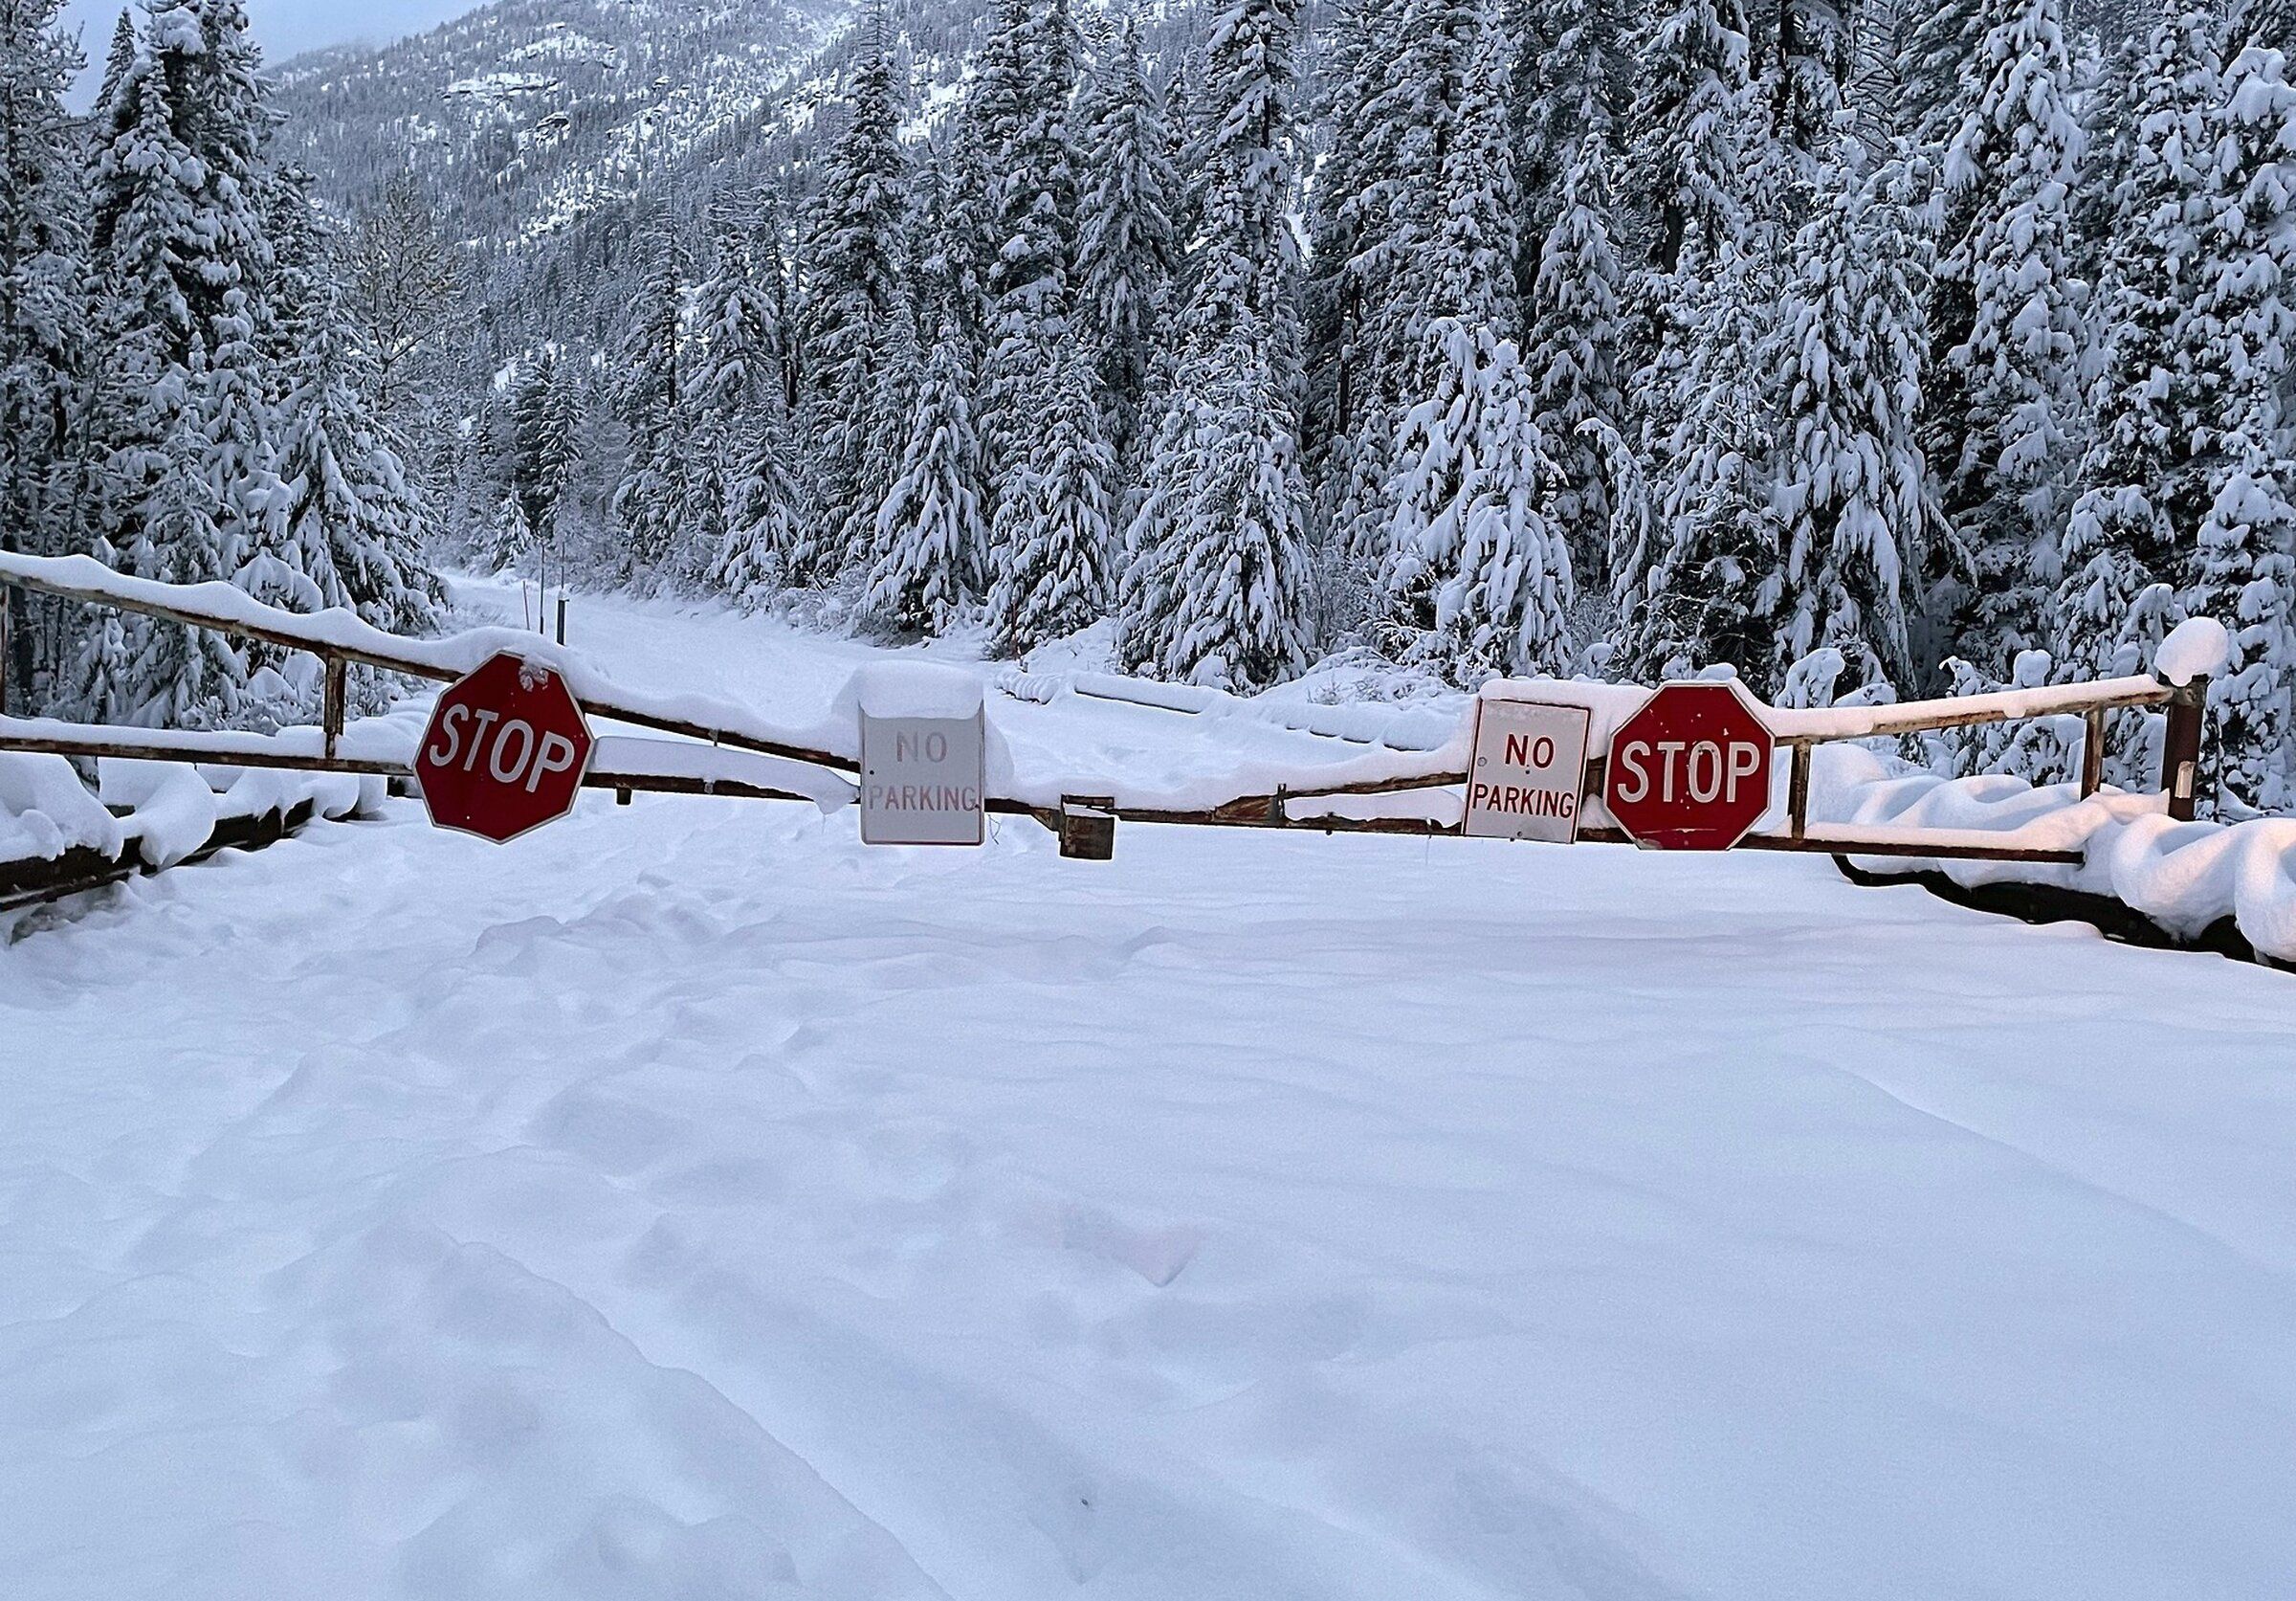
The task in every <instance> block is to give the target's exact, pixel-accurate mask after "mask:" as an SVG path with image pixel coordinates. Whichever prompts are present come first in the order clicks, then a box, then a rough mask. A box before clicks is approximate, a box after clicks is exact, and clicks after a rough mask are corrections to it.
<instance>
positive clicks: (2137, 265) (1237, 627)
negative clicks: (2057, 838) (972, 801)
mask: <svg viewBox="0 0 2296 1601" xmlns="http://www.w3.org/2000/svg"><path fill="white" fill-rule="evenodd" d="M2284 30H2285V16H2284V15H2282V14H2281V12H2279V11H2275V10H2274V9H2273V8H2272V7H2270V6H2268V5H2263V4H2255V5H2246V6H2234V7H2230V8H2226V7H2221V6H2210V5H2193V4H2187V3H2185V0H2171V3H2170V4H2168V5H2166V6H2165V7H2163V8H2162V9H2160V10H2159V11H2156V12H2155V13H2154V15H2153V16H2152V18H2151V19H2150V20H2149V21H2146V22H2144V23H2142V24H2141V25H2135V26H2130V27H2128V28H2125V29H2124V30H2123V31H2122V33H2121V34H2120V35H2119V36H2099V35H2097V34H2095V33H2088V34H2084V35H2080V36H2077V37H2068V34H2067V30H2066V26H2065V22H2064V17H2063V15H2062V11H2061V3H2060V0H1948V3H1946V4H1944V5H1942V6H1938V7H1935V8H1932V9H1930V10H1928V11H1924V12H1922V13H1920V14H1919V15H1917V16H1908V17H1901V16H1900V14H1899V13H1898V12H1896V11H1892V10H1890V9H1889V8H1888V6H1887V5H1886V4H1884V3H1882V0H1867V3H1865V4H1862V5H1856V6H1842V5H1837V4H1833V3H1832V0H1777V3H1776V4H1774V5H1772V6H1771V7H1769V8H1768V9H1766V10H1760V9H1756V10H1749V9H1747V8H1746V7H1745V6H1743V5H1742V4H1740V3H1739V0H1680V3H1674V0H1664V3H1661V4H1658V5H1656V6H1654V7H1652V8H1651V9H1649V10H1647V11H1644V12H1642V13H1640V14H1633V13H1628V14H1622V13H1621V11H1619V9H1618V8H1616V7H1615V6H1611V5H1607V4H1603V3H1600V0H1331V3H1330V4H1329V5H1328V6H1327V7H1326V8H1325V9H1324V11H1322V13H1321V15H1320V21H1319V27H1318V30H1317V34H1316V36H1315V37H1314V39H1312V40H1311V39H1308V38H1304V37H1303V36H1302V33H1301V26H1300V16H1299V12H1298V8H1297V6H1296V5H1295V4H1294V3H1292V0H1224V3H1223V4H1222V5H1221V6H1220V7H1218V8H1217V9H1215V10H1213V11H1208V12H1206V13H1205V21H1204V24H1203V30H1202V33H1201V37H1200V38H1196V39H1192V40H1182V41H1181V42H1180V43H1178V44H1176V45H1168V47H1167V48H1166V49H1165V50H1164V51H1163V52H1162V53H1161V55H1160V56H1159V55H1158V54H1156V53H1153V52H1151V51H1150V50H1149V49H1148V48H1147V47H1146V46H1145V45H1144V43H1143V33H1142V28H1141V25H1140V24H1139V23H1138V22H1137V20H1136V19H1135V18H1133V17H1132V16H1130V15H1129V14H1125V13H1117V14H1114V15H1103V14H1101V13H1096V12H1092V13H1085V14H1082V15H1078V14H1072V13H1071V10H1070V7H1069V4H1068V0H998V3H997V4H996V5H995V6H994V8H993V10H992V11H991V12H990V14H989V16H988V17H987V18H986V20H985V22H984V23H983V26H982V33H981V36H980V38H979V41H978V43H977V45H976V47H975V49H974V51H973V54H972V56H971V59H970V61H969V63H968V66H969V72H968V75H967V82H966V89H965V93H964V95H963V97H962V100H961V102H960V104H959V105H958V106H957V107H956V108H955V109H954V110H953V111H950V112H948V113H947V114H945V115H942V116H940V117H938V118H937V119H934V120H931V121H929V122H926V121H924V120H922V119H920V118H919V116H918V114H917V106H916V103H915V102H916V97H915V96H913V95H912V94H911V92H910V85H909V83H908V81H907V75H906V74H905V73H904V72H903V71H901V70H900V69H899V67H898V64H897V63H898V50H897V46H896V41H895V40H894V38H893V37H892V34H891V29H890V25H889V24H888V22H887V20H886V17H885V15H884V13H883V12H882V11H874V10H872V11H870V12H868V13H866V14H865V16H864V18H863V19H862V21H861V23H860V24H859V31H858V35H857V39H856V48H855V51H854V55H853V58H852V61H851V64H850V72H849V74H848V76H847V78H846V79H845V81H844V84H843V86H842V92H841V95H840V100H839V104H838V105H837V106H836V107H835V108H833V109H834V110H836V111H837V112H839V113H841V117H842V121H841V124H840V125H839V131H838V132H837V133H836V136H835V137H834V139H833V140H832V141H830V142H829V143H828V145H827V147H826V149H824V150H823V152H822V153H821V154H820V155H819V157H818V158H817V160H816V161H815V163H814V164H813V170H812V171H811V172H810V173H809V174H808V178H809V185H808V186H806V188H805V189H804V190H803V192H799V193H797V195H796V197H795V199H794V201H792V199H791V198H790V197H789V195H788V194H787V193H785V192H784V189H780V188H776V187H773V186H761V187H759V188H757V189H750V190H744V191H740V192H730V193H720V194H719V195H718V197H717V199H716V200H715V201H714V202H713V203H712V206H711V208H710V210H709V212H708V216H707V220H706V225H705V226H704V227H703V228H702V229H701V230H700V231H699V233H700V234H701V235H702V236H700V237H697V238H695V239H691V240H689V239H687V238H684V237H682V236H680V234H679V233H678V232H677V231H676V230H675V229H674V228H673V227H671V226H669V225H668V224H667V223H665V224H664V225H663V226H661V227H658V228H656V229H655V230H653V231H652V232H651V234H650V235H649V238H648V240H647V241H646V243H645V244H644V245H643V247H642V248H641V250H640V252H639V256H640V259H641V260H642V261H643V263H644V268H643V271H642V272H641V273H639V274H637V275H635V276H634V278H633V279H632V287H631V290H630V296H629V299H630V307H629V314H628V318H627V322H626V325H625V333H624V337H623V339H622V342H621V345H620V346H619V348H618V350H617V351H616V352H615V353H614V356H613V358H612V359H611V360H610V361H607V362H606V363H605V364H604V365H603V367H600V368H599V382H598V383H597V384H596V385H595V386H594V388H595V389H597V390H598V391H599V392H600V393H602V394H604V395H605V396H606V397H607V403H608V404H609V405H610V408H611V411H612V414H613V417H614V419H615V421H616V423H617V424H618V427H619V430H620V432H621V436H622V438H623V439H624V440H625V441H626V451H625V452H624V454H623V457H622V459H621V460H620V461H618V462H617V463H616V464H615V466H614V467H613V468H612V470H611V471H610V473H609V474H608V479H609V483H610V501H608V502H607V503H608V504H609V505H610V512H611V515H610V519H609V520H607V522H606V523H604V525H603V529H602V532H603V535H604V543H605V548H606V550H607V552H608V557H609V560H610V562H611V564H612V565H613V566H614V567H615V570H616V571H617V572H618V573H619V575H620V576H622V577H624V578H626V579H629V580H630V581H634V582H661V581H667V582H673V583H677V584H685V585H692V586H695V587H706V588H715V589H718V590H720V591H722V592H725V593H728V594H731V595H733V596H735V597H737V598H739V599H741V600H743V601H746V602H752V603H757V604H764V603H768V602H770V601H773V600H775V599H777V598H779V597H783V596H785V595H788V594H791V593H818V592H826V593H828V594H830V595H833V596H836V597H838V599H839V603H840V604H841V605H843V606H844V607H845V608H846V611H847V613H848V614H849V615H858V616H861V617H864V618H868V619H871V620H873V621H874V622H876V623H877V624H879V625H881V626H884V627H888V628H893V629H897V630H904V631H914V632H918V633H926V634H932V633H939V632H945V631H948V630H951V629H955V628H959V627H962V626H968V625H973V624H978V625H982V626H984V627H985V630H986V633H987V636H988V640H989V645H990V648H991V649H992V650H995V651H998V652H1002V653H1004V654H1010V655H1019V654H1022V653H1025V652H1027V651H1028V650H1029V649H1031V648H1033V647H1034V646H1036V645H1038V644H1040V643H1043V642H1044V641H1046V640H1049V639H1053V638H1057V637H1061V636H1063V635H1066V634H1071V633H1072V632H1074V631H1076V630H1078V629H1080V628H1083V627H1086V626H1088V625H1091V624H1093V623H1095V622H1098V621H1101V620H1103V619H1110V620H1113V650H1114V653H1115V662H1116V665H1118V666H1119V667H1120V668H1121V669H1123V670H1126V671H1138V672H1147V673H1152V674H1157V675H1160V676H1166V677H1172V678H1192V679H1195V680H1198V681H1203V682H1211V683H1219V684H1225V685H1229V686H1232V687H1237V688H1245V689H1249V688H1254V687H1258V686H1261V685H1265V684H1268V683H1269V682H1271V681H1274V680H1276V679H1279V678H1284V677H1287V676H1290V675H1291V674H1293V673H1296V672H1297V671H1299V670H1301V669H1302V668H1303V667H1305V666H1306V665H1307V664H1308V662H1309V660H1310V659H1311V656H1313V655H1314V653H1315V652H1316V651H1318V650H1319V649H1323V648H1328V647H1330V646H1331V645H1333V644H1335V643H1337V642H1342V641H1349V640H1354V641H1366V642H1369V643H1372V644H1374V645H1376V646H1378V647H1379V648H1380V650H1382V651H1383V652H1384V653H1385V654H1386V655H1388V656H1390V657H1391V658H1393V659H1396V660H1399V661H1404V662H1414V663H1422V664H1424V665H1426V666H1428V667H1430V668H1432V669H1434V670H1436V671H1439V672H1441V673H1442V674H1444V675H1445V676H1446V677H1448V678H1452V679H1453V680H1454V681H1457V682H1460V683H1463V684H1469V685H1471V684H1473V683H1476V682H1478V681H1480V680H1481V679H1482V678H1485V677H1488V676H1490V674H1492V673H1554V674H1564V675H1568V674H1572V673H1581V672H1586V673H1595V674H1600V675H1604V676H1610V677H1618V678H1634V679H1638V680H1643V681H1651V680H1655V679H1657V678H1664V677H1669V676H1679V675H1684V674H1689V673H1693V672H1698V671H1702V670H1712V669H1714V668H1715V667H1716V666H1717V665H1724V666H1727V667H1728V668H1730V669H1733V670H1734V671H1735V672H1736V673H1737V674H1738V675H1739V676H1740V677H1741V678H1744V679H1745V680H1746V681H1747V682H1748V683H1749V685H1750V686H1751V687H1752V688H1754V689H1755V691H1756V692H1757V693H1759V694H1762V695H1765V696H1771V697H1776V698H1778V699H1781V700H1800V701H1808V700H1822V699H1829V698H1832V697H1834V696H1837V695H1840V696H1852V695H1854V696H1859V697H1862V698H1864V699H1866V700H1878V699H1888V698H1892V697H1895V696H1897V695H1899V694H1901V693H1908V692H1915V691H1919V692H1972V691H1979V690H1986V689H1993V688H1998V687H2002V686H2004V685H2013V684H2030V683H2039V682H2048V681H2063V680H2066V679H2073V678H2092V677H2097V676H2104V675H2112V674H2121V673H2129V672H2136V671H2142V670H2144V669H2145V668H2146V667H2148V666H2149V665H2150V661H2151V655H2152V650H2153V648H2154V647H2155V646H2156V645H2157V643H2158V641H2159V639H2160V637H2161V636H2162V635H2163V634H2165V633H2166V632H2167V631H2168V630H2169V629H2170V628H2172V627H2173V626H2175V623H2176V622H2177V621H2179V620H2181V619H2182V618H2183V617H2184V616H2185V615H2188V614H2192V613H2197V612H2206V613H2209V614H2212V615H2216V616H2219V617H2220V618H2222V619H2223V620H2224V621H2226V622H2227V623H2228V624H2229V625H2230V626H2231V627H2232V629H2233V631H2234V634H2235V639H2236V655H2237V659H2236V661H2235V663H2234V666H2233V670H2232V672H2231V674H2230V675H2229V676H2228V677H2227V678H2226V679H2225V680H2224V681H2223V682H2221V683H2219V685H2217V686H2216V688H2215V690H2214V693H2213V697H2212V708H2213V711H2212V730H2213V734H2214V737H2213V738H2212V741H2211V745H2210V749H2211V760H2212V771H2211V774H2210V785H2211V792H2212V795H2213V797H2214V799H2215V800H2216V801H2217V802H2218V803H2219V804H2220V806H2221V807H2222V808H2223V809H2224V810H2225V811H2227V812H2244V811H2248V810H2254V809H2260V808H2261V809H2264V810H2285V809H2286V808H2287V807H2288V806H2289V805H2290V803H2291V799H2292V796H2291V761H2292V759H2296V741H2292V739H2291V719H2290V713H2291V705H2290V696H2291V684H2292V681H2296V627H2292V625H2291V603H2292V600H2296V511H2292V510H2291V500H2292V498H2296V404H2292V402H2291V363H2290V361H2289V350H2290V348H2291V345H2292V343H2296V339H2292V336H2291V328H2292V327H2296V311H2292V309H2291V307H2292V306H2296V292H2292V291H2291V289H2290V284H2291V282H2292V281H2296V277H2292V275H2296V87H2292V86H2291V85H2290V84H2289V82H2288V80H2287V63H2286V60H2285V56H2283V54H2282V52H2281V50H2280V49H2279V48H2277V41H2278V40H2280V39H2281V38H2283V37H2285V32H2284ZM1303 62H1305V63H1306V67H1305V71H1304V75H1303V68H1302V63H1303ZM697 263H698V264H697ZM535 371H536V372H537V373H538V374H543V373H547V374H549V375H550V376H549V381H550V382H551V383H554V384H559V383H564V382H565V381H566V380H565V377H564V374H563V364H550V365H545V364H538V365H537V367H536V368H535ZM535 381H537V382H539V381H541V380H540V379H539V378H538V379H536V380H535ZM516 410H517V411H518V412H519V418H520V421H519V429H518V430H517V433H518V436H519V439H520V440H521V441H523V443H522V444H521V445H520V447H519V451H518V452H516V453H514V454H515V455H518V456H521V457H522V458H525V459H528V460H530V461H536V462H539V456H537V452H536V450H535V448H534V440H535V439H536V438H537V437H538V436H539V435H537V434H535V433H534V432H533V431H532V430H530V429H529V428H528V426H527V423H526V421H525V419H526V418H528V417H529V416H535V415H540V413H541V400H540V399H539V398H537V397H524V398H521V399H519V402H518V405H517V408H516ZM575 410H576V408H574V407H572V406H570V405H568V404H566V403H563V402H560V403H557V414H558V416H559V417H560V419H561V422H560V427H559V436H561V437H563V436H565V434H566V431H567V430H568V429H570V427H571V424H570V421H569V420H568V419H569V418H570V417H571V415H572V413H573V411H575ZM541 432H542V434H549V433H550V432H551V431H550V430H548V429H544V430H542V431H541ZM565 454H566V453H565V451H564V450H563V448H562V449H560V450H559V451H558V452H557V460H558V465H557V466H556V467H553V468H551V469H550V470H549V472H548V473H547V474H544V475H542V476H543V477H545V478H548V479H549V481H552V482H557V483H563V481H564V462H563V458H564V456H565ZM508 476H509V477H511V478H517V479H519V481H521V482H530V481H533V480H534V479H535V478H536V476H537V473H536V471H535V470H527V469H520V470H519V471H518V472H514V473H512V474H510V475H508ZM508 499H509V500H513V501H516V502H517V505H516V507H515V508H513V509H514V510H515V511H516V512H517V515H516V516H510V515H509V514H507V513H506V514H505V517H504V518H503V519H502V520H501V521H504V522H507V523H509V524H510V526H509V528H508V531H507V534H506V536H505V537H506V538H507V540H508V541H509V546H508V547H515V548H522V547H523V546H521V545H519V542H520V541H532V540H533V539H534V538H535V537H536V532H535V529H534V526H533V523H534V518H533V516H532V515H530V514H532V513H534V512H536V511H538V510H539V509H541V501H538V500H536V499H535V498H534V497H533V496H532V494H530V493H528V492H526V491H524V490H518V491H516V492H514V493H513V494H511V495H510V496H509V497H508ZM2130 733H2131V734H2137V733H2141V721H2140V720H2135V719H2131V720H2130ZM2119 743H2120V744H2121V745H2122V746H2123V747H2124V749H2123V754H2122V755H2121V757H2120V758H2119V759H2118V762H2119V770H2118V771H2117V772H2116V776H2126V777H2129V778H2130V779H2134V778H2136V777H2137V776H2138V775H2137V772H2136V769H2137V768H2138V767H2142V766H2143V764H2144V763H2145V762H2146V761H2148V760H2149V759H2150V758H2149V755H2148V753H2147V751H2146V750H2145V748H2144V747H2143V745H2142V741H2141V739H2138V738H2124V739H2123V740H2122V741H2121V742H2119ZM1931 754H1932V755H1935V756H1937V757H1939V758H1940V759H1943V760H1946V761H1949V762H1951V763H1953V764H1954V765H1956V766H1957V767H1960V768H1961V769H1962V770H1974V769H1976V768H1977V767H2002V766H2006V767H2013V768H2015V769H2016V770H2019V771H2021V772H2023V773H2025V774H2026V775H2027V776H2030V777H2034V778H2038V779H2046V778H2056V777H2062V776H2064V775H2065V773H2066V771H2067V769H2068V767H2069V765H2070V763H2071V761H2072V759H2073V756H2072V752H2071V751H2069V750H2067V749H2066V748H2064V746H2063V745H2061V744H2058V743H2054V742H2053V741H2052V740H2051V739H2050V738H2048V737H2026V738H2021V739H2015V740H2006V741H2005V740H2003V739H2002V738H2000V737H1999V736H1998V735H1994V734H1970V735H1966V736H1956V737H1955V738H1954V740H1952V741H1950V742H1948V744H1947V745H1946V746H1945V747H1944V748H1943V749H1942V750H1940V751H1936V752H1932V753H1931Z"/></svg>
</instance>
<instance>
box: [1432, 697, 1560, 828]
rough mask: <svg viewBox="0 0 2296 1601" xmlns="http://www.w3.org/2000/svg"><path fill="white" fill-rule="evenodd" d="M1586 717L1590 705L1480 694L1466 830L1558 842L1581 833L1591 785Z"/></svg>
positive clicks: (1468, 784)
mask: <svg viewBox="0 0 2296 1601" xmlns="http://www.w3.org/2000/svg"><path fill="white" fill-rule="evenodd" d="M1586 724H1587V711H1586V708H1585V707H1584V706H1550V705H1546V704H1543V703H1542V702H1539V701H1535V700H1483V701H1479V702H1477V704H1476V707H1475V754H1474V760H1473V761H1472V762H1471V763H1469V764H1468V771H1467V818H1466V822H1465V824H1464V826H1463V829H1462V832H1464V833H1466V834H1472V835H1475V836H1477V837H1479V838H1484V839H1543V840H1547V841H1549V842H1550V843H1553V844H1556V845H1568V844H1569V843H1570V842H1571V841H1572V840H1574V839H1576V838H1578V801H1579V797H1580V796H1581V795H1583V794H1584V793H1585V791H1586Z"/></svg>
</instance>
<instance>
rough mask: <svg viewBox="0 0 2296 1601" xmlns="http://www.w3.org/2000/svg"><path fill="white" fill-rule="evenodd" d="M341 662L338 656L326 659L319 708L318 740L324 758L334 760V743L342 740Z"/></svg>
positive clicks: (342, 697)
mask: <svg viewBox="0 0 2296 1601" xmlns="http://www.w3.org/2000/svg"><path fill="white" fill-rule="evenodd" d="M342 676H343V661H342V657H341V656H328V657H327V678H326V685H325V699H324V700H323V701H322V703H321V705H320V714H319V718H320V740H321V742H322V748H323V750H324V751H325V754H326V758H327V760H328V761H330V762H332V761H333V760H335V745H336V742H337V741H339V740H341V739H342V722H343V700H344V696H343V683H342Z"/></svg>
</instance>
